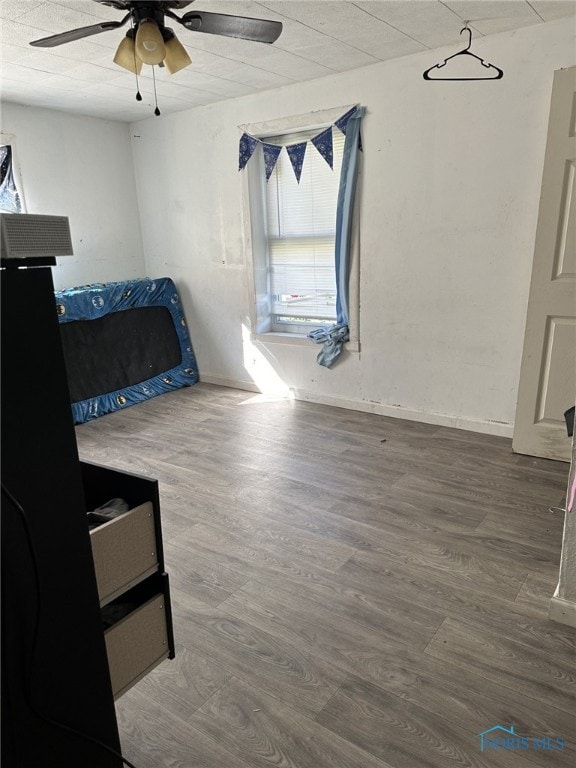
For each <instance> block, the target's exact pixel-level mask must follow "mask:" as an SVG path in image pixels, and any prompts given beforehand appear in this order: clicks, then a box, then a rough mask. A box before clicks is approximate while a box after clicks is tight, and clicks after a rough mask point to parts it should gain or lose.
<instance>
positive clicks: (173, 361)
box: [55, 277, 198, 424]
mask: <svg viewBox="0 0 576 768" xmlns="http://www.w3.org/2000/svg"><path fill="white" fill-rule="evenodd" d="M55 298H56V309H57V312H58V320H59V322H60V324H61V332H62V345H63V349H64V357H65V360H66V367H67V371H68V383H69V388H70V394H71V400H72V413H73V417H74V423H76V424H81V423H83V422H85V421H89V420H90V419H94V418H97V417H98V416H103V415H104V414H106V413H110V412H111V411H117V410H119V409H122V408H127V407H128V406H130V405H135V404H137V403H140V402H142V401H144V400H147V399H148V398H151V397H155V396H156V395H161V394H163V393H165V392H170V391H172V390H174V389H178V388H180V387H187V386H190V385H192V384H195V383H196V382H197V381H198V367H197V364H196V358H195V356H194V351H193V348H192V342H191V340H190V335H189V333H188V327H187V323H186V318H185V317H184V312H183V310H182V305H181V302H180V297H179V295H178V291H177V290H176V286H175V285H174V282H173V281H172V280H171V279H170V278H168V277H161V278H158V279H149V278H145V279H139V280H128V281H125V282H118V283H101V284H95V285H86V286H81V287H79V288H69V289H66V290H63V291H56V292H55Z"/></svg>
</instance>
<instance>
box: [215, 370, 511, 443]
mask: <svg viewBox="0 0 576 768" xmlns="http://www.w3.org/2000/svg"><path fill="white" fill-rule="evenodd" d="M200 380H201V381H204V382H206V383H207V384H216V385H218V386H221V387H231V388H232V389H244V390H246V391H247V392H261V390H260V389H259V388H258V387H257V386H256V385H255V384H254V382H253V381H243V380H240V379H229V378H226V377H223V376H211V375H209V374H208V375H207V374H201V376H200ZM291 393H292V395H293V397H294V399H295V400H302V401H304V402H307V403H317V404H318V405H332V406H334V407H335V408H345V409H347V410H349V411H362V412H364V413H375V414H378V415H379V416H391V417H392V418H395V419H406V420H407V421H420V422H422V423H424V424H433V425H435V426H438V427H452V428H454V429H465V430H467V431H468V432H480V433H482V434H485V435H496V436H497V437H508V438H511V437H512V433H513V430H514V427H513V425H512V424H502V423H500V422H492V421H477V420H475V419H463V418H460V417H458V416H447V415H445V414H442V413H428V412H426V411H416V410H411V409H409V408H402V407H401V406H398V405H385V404H383V403H374V402H371V401H369V400H351V399H349V398H344V397H332V396H330V395H319V394H318V393H316V392H309V391H308V390H305V389H298V388H292V389H291Z"/></svg>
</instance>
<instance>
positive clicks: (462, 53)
mask: <svg viewBox="0 0 576 768" xmlns="http://www.w3.org/2000/svg"><path fill="white" fill-rule="evenodd" d="M462 32H468V45H467V46H466V48H464V49H463V50H461V51H458V53H453V54H452V56H448V58H447V59H444V61H443V62H442V63H441V64H435V65H434V66H433V67H430V69H427V70H426V72H424V75H423V77H424V80H500V78H501V77H503V76H504V72H503V71H502V70H501V69H500V68H499V67H495V66H494V65H493V64H486V62H485V61H484V59H481V58H480V56H476V54H475V53H472V51H471V50H470V46H471V45H472V30H471V29H470V27H469V26H468V22H466V26H465V27H462V29H461V30H460V34H462ZM457 56H472V57H474V58H475V59H478V61H479V62H480V64H481V65H482V66H483V67H485V68H486V69H489V70H493V71H494V73H495V74H493V75H486V76H485V77H483V76H479V77H430V72H433V71H434V70H437V69H440V70H441V69H442V68H443V67H445V66H446V64H447V63H448V62H449V61H450V59H455V58H456V57H457Z"/></svg>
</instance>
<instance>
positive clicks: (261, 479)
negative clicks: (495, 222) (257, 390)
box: [77, 384, 576, 768]
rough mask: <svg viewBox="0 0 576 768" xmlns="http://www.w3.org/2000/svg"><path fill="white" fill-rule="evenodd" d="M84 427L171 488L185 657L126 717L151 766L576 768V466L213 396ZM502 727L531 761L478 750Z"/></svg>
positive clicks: (124, 729) (231, 394) (206, 388)
mask: <svg viewBox="0 0 576 768" xmlns="http://www.w3.org/2000/svg"><path fill="white" fill-rule="evenodd" d="M77 436H78V444H79V450H80V455H81V458H83V459H86V460H88V461H94V462H97V463H101V464H105V465H108V466H111V467H116V468H120V469H125V470H127V471H134V472H137V473H140V474H145V475H147V476H150V477H154V478H157V479H158V480H159V481H160V498H161V506H162V518H163V532H164V543H165V557H166V564H167V570H168V571H169V573H170V579H171V585H172V603H173V612H174V627H175V636H176V643H177V657H176V659H175V660H174V661H171V662H170V661H166V662H164V663H162V664H161V665H160V666H159V667H157V668H156V669H155V670H153V671H152V672H151V673H150V674H149V675H148V676H147V677H146V678H144V679H143V680H142V681H140V682H139V683H138V684H137V685H136V686H134V687H133V688H132V689H131V690H130V691H128V693H126V694H125V695H124V696H123V697H122V698H121V699H119V701H118V702H117V711H118V720H119V726H120V731H121V739H122V745H123V750H124V753H125V755H126V757H127V758H128V759H129V760H130V761H132V762H133V763H134V764H135V765H136V766H137V767H138V768H492V766H501V767H502V768H508V767H509V768H514V767H516V768H530V766H542V768H547V767H548V766H551V768H554V766H558V767H559V768H563V767H564V766H566V767H567V766H572V765H574V764H576V747H575V740H576V729H575V714H576V709H575V705H574V689H575V686H574V677H575V664H574V662H575V661H576V634H575V632H574V631H572V630H571V629H569V628H568V627H566V626H563V625H560V624H556V623H554V622H551V621H549V619H548V606H549V602H550V597H551V596H552V594H553V592H554V589H555V586H556V582H557V576H558V565H559V558H560V549H561V541H562V527H563V515H562V514H561V513H558V512H551V511H550V509H549V508H550V507H560V506H562V502H563V497H564V493H565V490H566V482H567V475H568V466H567V465H566V464H562V463H557V462H552V461H547V460H543V459H535V458H532V457H526V456H518V455H514V454H513V453H512V452H511V441H510V440H507V439H504V438H498V437H492V436H489V435H482V434H475V433H471V432H466V431H463V430H455V429H449V428H446V427H436V426H431V425H427V424H421V423H419V422H415V421H403V420H400V419H391V418H386V417H381V416H375V415H371V414H365V413H357V412H353V411H348V410H343V409H338V408H332V407H327V406H319V405H314V404H311V403H299V402H290V401H287V400H273V399H269V398H268V399H267V398H264V397H259V396H254V395H253V394H251V393H248V392H243V391H239V390H234V389H227V388H223V387H216V386H211V385H207V384H198V385H196V386H195V387H192V388H190V389H183V390H179V391H176V392H174V393H171V394H168V395H163V396H161V397H157V398H154V399H152V400H149V401H147V402H146V403H142V404H141V405H138V406H135V407H132V408H128V409H127V410H125V411H122V412H118V413H114V414H110V415H108V416H105V417H103V418H100V419H97V420H95V421H93V422H89V423H87V424H83V425H81V426H79V427H78V428H77ZM495 725H501V726H504V727H506V728H509V727H511V726H514V728H515V732H516V734H518V735H519V736H522V737H526V738H527V739H528V740H529V742H528V743H529V745H530V748H529V749H523V750H506V749H498V750H493V749H492V750H484V751H481V749H480V738H479V736H478V734H480V733H481V732H482V731H485V730H488V729H489V728H491V727H493V726H495ZM534 737H536V738H538V739H543V738H544V737H550V738H551V739H552V740H554V739H555V738H563V739H564V740H565V747H564V749H557V750H549V749H535V748H533V739H534Z"/></svg>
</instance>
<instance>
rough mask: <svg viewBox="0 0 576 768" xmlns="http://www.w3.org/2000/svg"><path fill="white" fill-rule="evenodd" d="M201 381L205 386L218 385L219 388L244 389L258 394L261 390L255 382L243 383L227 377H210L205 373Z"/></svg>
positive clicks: (201, 375) (201, 376) (202, 374)
mask: <svg viewBox="0 0 576 768" xmlns="http://www.w3.org/2000/svg"><path fill="white" fill-rule="evenodd" d="M200 381H201V382H202V383H204V384H216V385H217V386H219V387H229V388H230V389H243V390H245V391H246V392H258V393H260V392H261V390H260V389H259V388H258V387H257V386H256V384H254V382H253V381H242V380H241V379H228V378H226V377H225V376H210V375H207V374H205V373H201V374H200Z"/></svg>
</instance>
